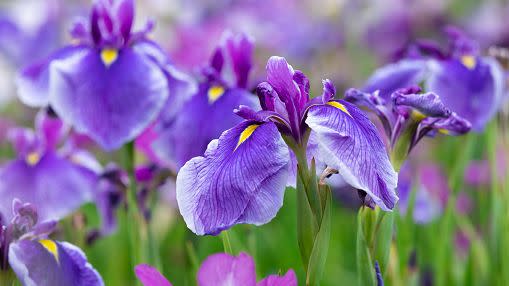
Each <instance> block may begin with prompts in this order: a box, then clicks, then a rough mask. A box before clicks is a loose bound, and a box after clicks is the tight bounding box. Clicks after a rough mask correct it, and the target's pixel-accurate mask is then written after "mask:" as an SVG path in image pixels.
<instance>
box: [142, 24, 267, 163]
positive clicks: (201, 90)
mask: <svg viewBox="0 0 509 286" xmlns="http://www.w3.org/2000/svg"><path fill="white" fill-rule="evenodd" d="M252 52H253V44H252V40H251V39H250V38H249V37H248V36H246V35H244V34H237V35H233V34H230V33H226V34H225V35H224V36H223V40H222V43H221V45H220V46H219V47H218V48H217V49H216V50H215V52H214V53H213V55H212V58H211V60H210V63H209V65H208V66H206V67H205V68H204V69H203V71H202V74H201V80H200V83H199V85H198V88H197V89H195V90H188V91H187V93H186V94H188V96H186V97H189V98H188V100H187V101H186V102H185V103H184V104H183V106H182V107H181V108H178V107H176V106H175V105H174V104H172V105H167V106H166V107H165V108H164V109H163V112H162V114H161V116H160V118H159V120H158V122H157V123H156V124H155V125H154V126H153V127H152V128H150V129H149V130H147V131H146V132H145V134H144V135H143V136H141V137H140V138H139V139H138V141H137V143H138V144H137V145H138V147H139V148H141V149H142V150H143V151H145V153H146V154H148V155H149V156H150V157H151V158H152V159H153V160H154V161H156V162H158V163H160V164H163V165H165V166H170V167H173V168H175V169H178V168H180V167H181V166H183V165H184V164H185V163H186V162H187V161H188V160H189V159H191V158H193V157H195V156H198V155H200V154H203V152H204V151H205V150H206V148H207V144H208V143H209V142H210V141H211V140H212V139H215V138H217V137H218V136H219V135H221V133H222V132H223V131H224V130H225V129H228V128H230V127H232V126H234V125H235V124H238V123H239V122H240V121H241V120H242V119H241V118H239V117H238V116H235V114H234V113H233V112H232V111H233V109H235V108H237V107H238V106H239V105H241V104H242V105H247V106H250V107H253V108H257V107H258V106H259V105H258V104H257V102H256V97H255V96H254V95H253V94H251V92H250V91H249V90H248V89H247V88H248V78H249V72H250V71H251V65H252V64H251V62H252ZM171 110H178V116H176V115H177V114H176V113H172V112H171Z"/></svg>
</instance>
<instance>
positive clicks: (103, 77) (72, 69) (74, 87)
mask: <svg viewBox="0 0 509 286" xmlns="http://www.w3.org/2000/svg"><path fill="white" fill-rule="evenodd" d="M133 2H134V1H133V0H116V1H109V0H96V1H94V4H93V7H92V11H91V13H90V18H89V19H88V21H77V22H76V24H75V25H74V26H73V28H72V30H71V36H72V38H73V44H71V45H69V46H66V47H64V48H62V49H60V50H58V51H56V52H54V53H53V54H52V55H51V56H50V57H49V58H47V59H45V60H43V61H40V62H38V63H36V64H34V65H32V66H29V67H28V68H25V69H24V70H23V71H22V72H21V74H20V76H19V79H18V81H17V85H18V95H19V97H20V99H21V100H22V101H23V102H24V103H25V104H27V105H29V106H33V107H39V106H45V105H51V107H52V108H53V109H54V110H55V112H56V113H57V114H58V116H60V117H61V118H62V119H63V120H64V121H65V122H67V123H69V124H70V125H72V126H73V127H74V128H75V129H76V130H77V131H78V132H80V133H84V134H86V135H88V136H90V137H91V138H92V139H94V140H95V141H96V142H97V143H99V145H100V146H101V147H102V148H104V149H106V150H113V149H116V148H119V147H120V146H122V145H123V144H124V143H126V142H128V141H130V140H133V139H135V138H136V136H138V135H139V134H140V133H141V132H142V131H143V130H144V129H145V128H146V127H148V125H149V124H150V123H151V122H152V121H153V120H154V119H155V118H156V117H157V116H158V115H159V113H160V111H161V109H162V108H163V106H164V104H165V103H166V102H168V101H171V102H172V103H175V102H176V101H177V100H178V98H179V96H178V92H172V89H173V88H176V89H178V88H179V86H180V84H181V83H182V81H183V79H182V74H181V73H179V72H177V71H176V70H175V69H174V68H173V67H172V65H171V64H170V63H169V61H168V59H167V58H166V55H165V53H164V52H163V51H162V50H161V49H160V48H159V46H158V45H157V44H155V43H154V42H153V41H151V40H149V39H148V38H147V34H148V32H150V30H151V29H152V28H153V25H154V23H153V22H148V23H147V25H146V27H145V28H144V29H143V30H142V31H139V32H133V31H132V25H133V19H134V3H133ZM170 94H171V96H170V97H169V95H170Z"/></svg>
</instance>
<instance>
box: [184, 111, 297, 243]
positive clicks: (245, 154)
mask: <svg viewBox="0 0 509 286" xmlns="http://www.w3.org/2000/svg"><path fill="white" fill-rule="evenodd" d="M288 164H289V153H288V147H287V146H286V144H285V142H284V141H283V139H282V138H281V135H280V134H279V132H278V130H277V128H276V126H275V125H274V123H271V122H269V123H263V124H260V123H256V122H252V121H245V122H242V123H240V124H238V125H237V126H235V127H233V128H231V129H229V130H227V131H225V132H224V133H223V134H222V135H221V137H220V138H219V139H216V140H213V141H212V142H210V144H209V146H208V148H207V151H206V152H205V156H204V157H195V158H193V159H191V160H190V161H188V162H187V163H186V164H185V165H184V167H182V168H181V169H180V171H179V173H178V176H177V201H178V204H179V209H180V213H181V214H182V216H183V217H184V220H185V221H186V223H187V226H188V228H189V229H191V230H192V231H193V232H195V233H196V234H200V235H203V234H217V233H219V232H220V231H222V230H225V229H228V228H230V227H231V226H233V225H234V224H240V223H250V224H255V225H261V224H264V223H267V222H269V221H270V220H271V219H272V218H273V217H274V216H275V215H276V213H277V211H278V210H279V208H281V206H282V204H283V196H284V189H285V186H286V180H287V177H288Z"/></svg>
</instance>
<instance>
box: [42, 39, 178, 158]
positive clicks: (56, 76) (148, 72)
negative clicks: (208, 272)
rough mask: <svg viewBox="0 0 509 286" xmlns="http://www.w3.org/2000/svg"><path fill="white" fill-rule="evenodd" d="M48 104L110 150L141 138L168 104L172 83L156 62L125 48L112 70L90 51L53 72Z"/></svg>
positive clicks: (53, 68)
mask: <svg viewBox="0 0 509 286" xmlns="http://www.w3.org/2000/svg"><path fill="white" fill-rule="evenodd" d="M50 89H51V91H50V101H51V105H52V107H53V108H54V109H55V111H56V113H57V114H58V115H59V116H60V117H61V118H62V119H63V120H64V121H66V122H69V123H70V124H71V125H73V126H74V127H75V128H76V130H77V131H78V132H81V133H85V134H87V135H89V136H90V137H91V138H93V139H94V140H95V141H96V142H97V143H99V144H100V145H101V146H102V147H103V148H104V149H106V150H113V149H116V148H119V147H120V146H122V145H123V144H124V143H126V142H128V141H130V140H132V139H134V138H135V137H136V136H138V135H139V134H140V133H141V132H142V131H143V130H144V129H145V128H146V127H147V126H148V125H149V124H150V122H151V121H152V120H154V119H155V118H156V116H157V115H158V114H159V112H160V110H161V108H162V107H163V105H164V103H165V102H166V99H167V98H168V94H169V92H168V81H167V79H166V76H165V75H164V73H163V72H162V71H161V69H160V68H159V67H158V66H157V64H155V63H154V62H153V61H152V60H150V59H148V58H147V57H146V56H145V55H143V54H140V53H137V52H136V51H134V50H132V49H130V48H125V49H122V50H119V51H118V57H117V58H116V60H115V61H114V62H112V63H111V64H110V65H108V66H107V65H105V64H104V63H103V62H102V61H101V57H100V53H99V51H96V50H86V51H83V52H81V53H79V54H76V55H73V56H72V57H68V58H66V59H64V60H59V61H54V62H53V63H52V64H51V67H50Z"/></svg>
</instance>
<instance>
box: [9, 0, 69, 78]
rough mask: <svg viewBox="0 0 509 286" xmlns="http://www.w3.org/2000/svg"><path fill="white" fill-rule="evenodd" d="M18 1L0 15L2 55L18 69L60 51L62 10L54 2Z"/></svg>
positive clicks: (45, 0) (44, 0) (50, 0)
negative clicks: (57, 50) (57, 49)
mask: <svg viewBox="0 0 509 286" xmlns="http://www.w3.org/2000/svg"><path fill="white" fill-rule="evenodd" d="M16 2H17V3H12V5H10V6H8V7H7V11H3V13H1V14H0V34H1V35H2V37H0V53H2V54H4V55H5V58H6V59H7V60H8V61H10V63H11V64H12V65H13V66H14V67H16V68H19V67H21V66H24V65H25V64H28V63H30V62H33V61H36V60H42V59H43V58H44V57H46V56H47V55H48V54H49V53H50V52H52V51H53V50H54V49H56V48H57V45H58V44H59V42H60V40H61V37H60V30H61V29H60V28H61V19H62V18H61V16H62V15H61V14H62V9H61V7H59V3H58V1H55V0H41V1H16ZM6 12H7V13H6ZM35 12H37V13H35ZM28 14H29V15H30V16H28Z"/></svg>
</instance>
